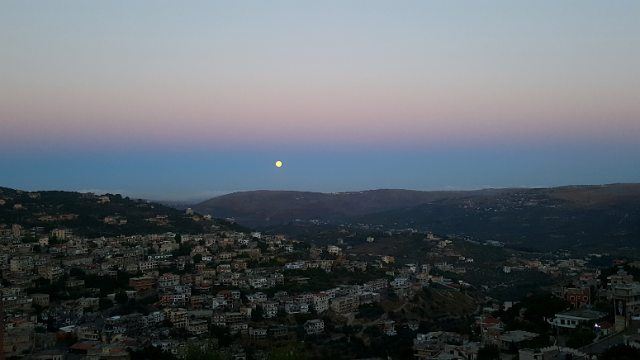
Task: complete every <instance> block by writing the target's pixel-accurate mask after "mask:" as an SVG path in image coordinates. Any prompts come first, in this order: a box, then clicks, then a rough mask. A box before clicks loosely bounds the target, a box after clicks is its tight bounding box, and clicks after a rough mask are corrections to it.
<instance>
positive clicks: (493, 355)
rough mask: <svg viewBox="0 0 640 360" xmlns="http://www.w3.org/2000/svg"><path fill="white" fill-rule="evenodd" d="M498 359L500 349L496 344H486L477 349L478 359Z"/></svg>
mask: <svg viewBox="0 0 640 360" xmlns="http://www.w3.org/2000/svg"><path fill="white" fill-rule="evenodd" d="M494 359H500V350H499V349H498V346H497V345H487V346H485V347H483V348H481V349H480V350H478V360H494Z"/></svg>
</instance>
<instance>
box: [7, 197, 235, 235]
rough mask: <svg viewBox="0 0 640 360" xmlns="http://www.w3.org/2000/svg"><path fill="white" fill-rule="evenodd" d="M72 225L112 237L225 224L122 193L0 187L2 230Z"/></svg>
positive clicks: (76, 230)
mask: <svg viewBox="0 0 640 360" xmlns="http://www.w3.org/2000/svg"><path fill="white" fill-rule="evenodd" d="M13 224H18V225H20V226H22V228H24V229H32V228H36V227H38V228H40V229H39V230H40V231H43V232H48V231H50V230H52V229H55V228H65V229H70V230H72V231H73V233H75V234H77V235H84V236H89V237H93V236H111V235H132V234H148V233H164V232H179V233H197V232H202V231H206V230H208V229H210V228H211V226H212V225H215V226H227V224H223V223H221V222H219V221H217V220H207V219H205V218H204V217H202V216H200V215H193V216H186V215H185V213H184V212H183V211H179V210H176V209H173V208H170V207H167V206H164V205H161V204H157V203H153V202H148V201H145V200H134V199H129V198H126V197H122V196H120V195H112V194H106V195H95V194H90V193H77V192H66V191H37V192H27V191H21V190H14V189H9V188H0V229H2V228H4V229H10V228H11V226H12V225H13Z"/></svg>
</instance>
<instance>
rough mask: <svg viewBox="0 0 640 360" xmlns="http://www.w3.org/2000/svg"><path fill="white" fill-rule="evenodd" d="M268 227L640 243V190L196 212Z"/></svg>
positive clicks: (235, 202)
mask: <svg viewBox="0 0 640 360" xmlns="http://www.w3.org/2000/svg"><path fill="white" fill-rule="evenodd" d="M194 209H195V210H197V211H199V212H201V213H211V214H214V215H216V216H217V217H233V218H234V219H235V220H236V221H238V222H239V223H241V224H245V225H249V226H252V227H257V228H261V229H274V228H277V229H278V230H283V229H284V230H286V226H285V225H291V224H294V223H300V222H304V221H309V220H313V219H317V220H320V221H324V222H330V223H334V224H345V223H366V224H374V225H384V226H386V227H392V228H416V229H421V230H431V231H434V232H437V233H441V234H458V235H465V236H470V237H473V238H476V239H481V240H498V241H503V242H506V243H509V244H514V245H518V246H522V247H530V248H540V247H545V248H546V247H548V246H553V247H561V246H565V245H566V246H579V245H580V244H594V243H597V242H598V241H606V242H609V243H611V244H628V243H630V242H631V243H634V242H635V241H636V240H637V241H638V245H640V184H611V185H598V186H565V187H557V188H510V189H487V190H477V191H451V192H448V191H435V192H434V191H411V190H371V191H362V192H346V193H332V194H327V193H313V192H295V191H249V192H239V193H233V194H229V195H224V196H220V197H216V198H213V199H210V200H207V201H205V202H202V203H200V204H197V205H195V206H194Z"/></svg>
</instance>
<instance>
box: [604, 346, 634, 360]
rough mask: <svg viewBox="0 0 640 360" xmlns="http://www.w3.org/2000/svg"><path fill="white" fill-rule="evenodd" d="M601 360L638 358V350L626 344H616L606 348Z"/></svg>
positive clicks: (632, 359) (630, 359)
mask: <svg viewBox="0 0 640 360" xmlns="http://www.w3.org/2000/svg"><path fill="white" fill-rule="evenodd" d="M600 359H601V360H635V359H640V350H639V349H636V348H634V347H631V346H628V345H616V346H613V347H610V348H609V349H607V350H606V351H605V352H604V353H602V355H600Z"/></svg>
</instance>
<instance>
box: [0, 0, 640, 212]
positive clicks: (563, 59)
mask: <svg viewBox="0 0 640 360" xmlns="http://www.w3.org/2000/svg"><path fill="white" fill-rule="evenodd" d="M638 19H640V2H638V1H624V0H620V1H588V0H582V1H569V0H567V1H557V0H552V1H546V0H537V1H483V0H478V1H426V0H424V1H402V0H398V1H376V0H368V1H350V0H341V1H332V0H328V1H300V0H298V1H278V0H273V1H184V2H183V1H181V2H175V1H135V0H134V1H131V0H129V1H103V2H89V1H47V2H38V1H23V0H17V1H13V0H4V1H2V3H0V52H1V54H0V55H1V56H0V186H9V187H14V188H20V189H28V190H46V189H63V190H81V191H94V192H120V193H123V194H127V195H130V196H137V197H145V198H152V199H162V200H181V199H184V200H191V199H203V198H206V197H210V196H215V195H219V194H223V193H228V192H232V191H240V190H253V189H293V190H312V191H352V190H363V189H375V188H410V189H424V190H432V189H476V188H484V187H511V186H525V187H531V186H556V185H567V184H599V183H614V182H640V66H639V65H638V64H640V21H638ZM276 160H282V161H283V162H284V166H283V167H282V168H280V169H277V168H276V167H275V166H274V162H275V161H276Z"/></svg>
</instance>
